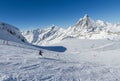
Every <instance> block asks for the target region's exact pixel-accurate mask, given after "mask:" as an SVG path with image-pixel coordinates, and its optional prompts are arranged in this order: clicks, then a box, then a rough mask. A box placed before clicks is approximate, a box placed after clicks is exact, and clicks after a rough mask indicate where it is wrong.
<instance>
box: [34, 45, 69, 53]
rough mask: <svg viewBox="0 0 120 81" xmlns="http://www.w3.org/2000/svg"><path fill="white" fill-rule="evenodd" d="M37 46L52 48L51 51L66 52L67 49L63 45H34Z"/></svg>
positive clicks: (46, 48)
mask: <svg viewBox="0 0 120 81" xmlns="http://www.w3.org/2000/svg"><path fill="white" fill-rule="evenodd" d="M33 46H35V47H37V48H41V49H45V50H50V51H55V52H65V51H66V50H67V49H66V48H65V47H63V46H37V45H33Z"/></svg>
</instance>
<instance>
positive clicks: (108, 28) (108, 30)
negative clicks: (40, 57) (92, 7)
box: [22, 14, 120, 45]
mask: <svg viewBox="0 0 120 81" xmlns="http://www.w3.org/2000/svg"><path fill="white" fill-rule="evenodd" d="M22 34H23V36H25V38H26V39H27V40H28V42H30V43H32V44H36V45H51V44H55V43H59V42H60V41H62V40H64V39H66V38H78V39H109V40H119V39H120V24H111V23H108V22H104V21H102V20H97V21H94V20H92V19H91V18H90V17H89V16H88V15H87V14H86V15H85V16H84V17H83V18H81V19H80V20H79V21H78V22H77V23H76V24H75V25H74V26H71V27H69V28H68V29H62V28H58V27H57V26H51V27H50V28H47V29H42V30H41V29H35V30H32V31H24V32H22Z"/></svg>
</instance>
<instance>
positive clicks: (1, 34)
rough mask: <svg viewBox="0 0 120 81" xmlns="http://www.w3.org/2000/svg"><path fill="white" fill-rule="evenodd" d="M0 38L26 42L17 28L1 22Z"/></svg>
mask: <svg viewBox="0 0 120 81" xmlns="http://www.w3.org/2000/svg"><path fill="white" fill-rule="evenodd" d="M0 39H3V40H7V41H14V42H19V43H27V40H26V39H25V38H24V37H23V36H22V34H21V32H20V31H19V29H18V28H16V27H14V26H11V25H9V24H6V23H3V22H0Z"/></svg>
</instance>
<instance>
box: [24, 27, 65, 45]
mask: <svg viewBox="0 0 120 81" xmlns="http://www.w3.org/2000/svg"><path fill="white" fill-rule="evenodd" d="M64 31H65V30H64V29H62V28H58V27H57V26H55V25H53V26H51V27H49V28H46V29H35V30H31V31H24V32H22V34H23V35H24V36H25V38H26V39H27V40H28V41H29V42H30V43H32V44H37V45H46V44H53V43H57V42H59V41H60V40H61V36H62V35H63V33H64Z"/></svg>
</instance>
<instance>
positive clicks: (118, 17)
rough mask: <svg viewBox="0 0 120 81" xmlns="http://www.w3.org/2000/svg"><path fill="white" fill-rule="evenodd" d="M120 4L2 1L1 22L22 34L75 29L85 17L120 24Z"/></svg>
mask: <svg viewBox="0 0 120 81" xmlns="http://www.w3.org/2000/svg"><path fill="white" fill-rule="evenodd" d="M119 8H120V0H0V21H2V22H6V23H9V24H12V25H14V26H16V27H18V28H19V29H21V30H24V29H33V28H38V27H41V28H43V27H48V26H50V25H52V24H55V25H58V26H59V27H64V28H66V27H68V26H71V25H74V24H75V23H76V22H77V21H78V20H79V18H81V17H83V16H84V14H88V15H89V16H90V17H91V18H93V19H95V20H96V19H101V20H104V21H108V22H113V23H115V22H120V9H119Z"/></svg>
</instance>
